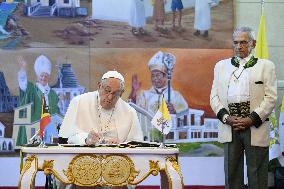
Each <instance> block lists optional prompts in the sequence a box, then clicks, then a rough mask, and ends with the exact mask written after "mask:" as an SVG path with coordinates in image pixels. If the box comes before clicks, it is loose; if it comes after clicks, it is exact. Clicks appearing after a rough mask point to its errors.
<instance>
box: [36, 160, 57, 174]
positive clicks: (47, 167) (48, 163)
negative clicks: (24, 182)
mask: <svg viewBox="0 0 284 189" xmlns="http://www.w3.org/2000/svg"><path fill="white" fill-rule="evenodd" d="M53 164H54V160H44V161H43V164H42V167H41V168H39V170H43V172H44V174H45V175H49V174H52V170H53Z"/></svg>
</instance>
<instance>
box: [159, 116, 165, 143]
mask: <svg viewBox="0 0 284 189" xmlns="http://www.w3.org/2000/svg"><path fill="white" fill-rule="evenodd" d="M165 124H166V122H163V123H162V135H163V138H162V143H161V144H160V146H159V148H165V147H166V145H165V134H164V128H165Z"/></svg>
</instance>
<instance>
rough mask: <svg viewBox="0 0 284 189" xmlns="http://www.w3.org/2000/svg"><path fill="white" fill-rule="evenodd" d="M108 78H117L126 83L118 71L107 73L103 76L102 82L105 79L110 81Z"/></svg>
mask: <svg viewBox="0 0 284 189" xmlns="http://www.w3.org/2000/svg"><path fill="white" fill-rule="evenodd" d="M108 78H116V79H119V80H121V81H122V82H123V83H124V77H123V76H122V75H121V74H120V73H119V72H117V71H108V72H106V73H105V74H104V75H103V77H102V80H103V79H108Z"/></svg>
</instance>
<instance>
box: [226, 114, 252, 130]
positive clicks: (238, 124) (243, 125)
mask: <svg viewBox="0 0 284 189" xmlns="http://www.w3.org/2000/svg"><path fill="white" fill-rule="evenodd" d="M226 123H227V124H228V125H230V126H231V127H232V128H233V129H234V130H235V131H238V130H245V129H247V128H250V127H251V126H252V125H253V122H252V120H251V118H249V117H246V118H242V117H237V116H228V118H227V122H226Z"/></svg>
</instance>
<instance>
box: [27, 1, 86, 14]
mask: <svg viewBox="0 0 284 189" xmlns="http://www.w3.org/2000/svg"><path fill="white" fill-rule="evenodd" d="M25 5H26V9H25V15H27V16H34V17H49V16H64V17H75V16H87V8H82V7H80V0H25Z"/></svg>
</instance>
